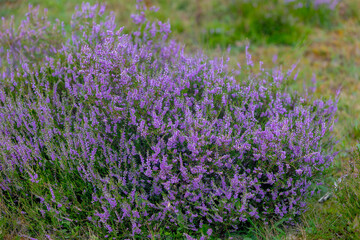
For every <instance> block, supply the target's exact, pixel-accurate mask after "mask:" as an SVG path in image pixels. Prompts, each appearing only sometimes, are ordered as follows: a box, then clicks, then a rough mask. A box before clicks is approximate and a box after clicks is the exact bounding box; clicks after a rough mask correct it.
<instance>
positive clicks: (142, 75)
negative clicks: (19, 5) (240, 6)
mask: <svg viewBox="0 0 360 240" xmlns="http://www.w3.org/2000/svg"><path fill="white" fill-rule="evenodd" d="M151 10H156V9H154V8H151ZM138 11H139V12H138V13H137V14H133V15H132V19H133V21H134V22H135V23H136V24H138V25H139V29H138V31H134V32H131V33H130V34H124V33H123V28H120V29H119V30H117V29H116V26H115V23H114V16H113V15H109V16H103V13H104V7H103V6H100V7H99V6H97V5H95V6H91V5H89V4H83V5H82V9H80V10H77V11H76V12H75V14H74V17H73V19H72V31H71V33H70V35H66V34H65V33H62V34H63V35H61V36H64V38H61V37H59V38H57V39H56V40H59V41H63V42H62V43H61V44H58V43H57V42H56V44H53V43H52V42H46V44H45V45H37V44H39V42H41V41H38V39H37V38H35V39H32V38H28V37H27V34H26V33H27V32H29V33H35V34H33V36H39V39H42V37H43V36H45V35H43V34H42V33H43V32H42V31H43V29H48V26H52V25H51V24H48V22H44V23H43V22H41V24H43V25H41V24H40V23H39V22H37V21H35V22H32V21H30V23H32V24H25V23H27V22H26V21H25V23H23V24H21V26H20V28H19V29H18V30H17V31H16V30H15V29H13V27H12V25H11V24H9V25H6V24H5V25H4V26H5V27H4V28H3V29H2V31H1V34H2V35H1V36H2V39H11V36H17V39H18V40H17V41H15V42H14V43H11V44H8V43H9V42H8V41H3V42H2V49H5V50H6V54H7V56H8V60H7V63H6V65H4V66H3V72H4V73H5V74H3V75H2V78H1V85H0V99H1V102H0V118H1V121H0V152H1V157H0V170H1V173H0V174H1V182H0V187H1V191H0V197H1V198H0V199H1V205H4V206H5V207H4V208H3V209H1V211H3V212H2V213H5V214H6V216H8V218H7V219H16V218H18V217H19V216H21V218H23V219H25V221H26V222H28V226H29V228H28V229H26V233H27V234H29V235H31V236H32V237H40V238H44V237H46V235H49V236H50V235H51V236H56V237H59V238H65V237H66V236H71V237H76V234H78V232H77V231H76V229H78V228H79V226H80V224H81V225H82V226H84V225H86V226H88V228H89V229H92V231H93V232H94V233H95V234H96V236H97V237H100V238H104V237H105V238H108V237H109V238H110V237H113V238H130V237H132V236H133V237H137V238H144V237H148V238H155V237H158V236H159V235H160V236H166V235H169V236H172V237H182V236H186V237H187V238H188V239H192V237H201V238H202V239H205V238H208V237H209V236H214V235H215V236H222V235H223V234H225V233H226V232H229V231H235V230H242V229H244V228H246V227H247V226H249V224H251V222H254V221H263V222H265V224H266V223H269V222H272V221H284V222H293V221H295V220H296V219H297V218H298V216H299V215H300V214H301V213H302V212H303V211H304V210H305V209H306V199H307V197H308V196H309V195H310V191H309V186H310V185H311V184H313V183H316V182H317V177H318V176H319V175H320V174H321V173H322V172H323V171H324V170H325V169H326V168H327V167H329V165H330V164H331V162H332V160H333V158H334V156H335V155H336V153H334V151H333V146H334V143H335V142H334V140H333V139H332V137H331V136H330V132H331V130H332V127H333V120H334V114H335V112H336V103H337V101H335V102H334V101H331V100H329V101H327V102H323V101H322V100H320V99H313V98H312V97H311V95H309V94H305V95H299V94H297V93H295V92H292V91H290V90H289V89H288V88H287V83H288V81H289V80H290V79H291V77H292V71H293V70H294V69H290V70H289V71H287V72H283V71H282V69H281V68H275V69H272V70H269V71H265V70H264V69H262V66H261V63H260V71H259V73H255V71H254V63H253V62H252V59H251V55H250V54H249V53H248V52H247V51H246V55H247V65H246V66H239V69H231V68H229V66H228V65H227V64H228V61H224V60H223V59H209V58H207V57H206V56H204V55H203V54H201V53H198V54H194V55H189V54H186V53H184V49H183V47H182V46H181V45H180V44H178V43H177V42H175V41H173V40H171V39H168V34H169V33H170V31H171V30H170V24H169V23H163V22H161V21H153V22H152V21H149V20H147V18H146V14H147V11H146V7H145V6H143V5H139V6H138ZM29 16H31V17H29V19H38V18H36V16H37V10H31V11H30V13H29ZM24 26H25V27H24ZM42 26H44V27H42ZM57 26H61V24H60V25H54V29H55V30H54V31H55V32H56V31H57V30H56V29H57ZM13 32H15V33H14V34H13ZM30 36H32V35H30ZM24 42H25V43H26V44H27V45H26V44H24ZM14 46H15V47H14ZM27 46H38V47H34V48H30V50H28V49H29V48H28V47H27ZM22 48H24V49H25V50H26V51H27V54H18V53H19V52H20V53H22V52H23V51H24V50H23V49H22ZM18 49H21V50H18ZM46 49H51V51H46ZM39 51H40V52H39ZM37 53H39V54H41V55H42V56H43V58H41V59H38V58H36V61H35V60H34V59H33V58H30V57H32V56H33V55H34V54H37ZM29 56H30V57H29ZM34 56H35V55H34ZM30 61H31V63H32V65H30ZM294 67H295V66H294ZM16 222H17V221H16V220H14V221H8V223H6V227H7V228H14V227H16V226H14V225H16ZM49 226H51V227H49ZM24 231H25V230H24Z"/></svg>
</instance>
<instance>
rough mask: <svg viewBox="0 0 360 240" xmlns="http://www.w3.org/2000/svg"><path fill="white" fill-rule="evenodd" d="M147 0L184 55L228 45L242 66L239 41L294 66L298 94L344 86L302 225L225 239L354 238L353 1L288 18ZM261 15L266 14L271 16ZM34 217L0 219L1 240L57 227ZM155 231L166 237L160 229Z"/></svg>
mask: <svg viewBox="0 0 360 240" xmlns="http://www.w3.org/2000/svg"><path fill="white" fill-rule="evenodd" d="M81 2H82V1H81V0H73V1H62V0H51V1H50V0H32V1H20V0H0V16H2V17H5V18H8V17H10V15H15V17H16V19H21V18H22V17H23V16H24V14H25V12H26V10H27V4H28V3H31V4H33V5H38V4H39V5H40V6H41V7H46V8H48V10H49V16H50V19H55V18H59V19H61V20H64V21H65V22H66V23H69V19H70V17H71V14H72V12H73V9H74V6H75V5H78V4H81ZM89 2H90V3H95V2H96V1H94V0H89ZM100 2H102V1H100ZM106 2H107V6H108V8H110V9H111V10H113V11H114V12H115V14H116V17H117V20H118V23H119V26H122V25H130V26H132V25H131V23H130V21H129V15H130V13H131V11H132V10H133V9H134V6H133V5H132V4H131V3H129V1H119V0H108V1H106ZM147 2H149V3H154V4H155V5H159V6H160V11H159V12H158V13H156V14H154V17H158V18H160V19H161V20H167V19H169V20H170V23H171V24H172V31H173V33H172V37H174V38H175V39H177V40H178V41H181V42H183V43H184V44H185V45H187V46H188V51H193V50H195V49H199V47H200V48H202V49H204V51H205V52H206V53H207V54H208V55H210V56H223V55H225V54H224V49H225V48H226V47H227V46H229V45H230V46H231V51H230V53H229V55H230V57H231V59H232V61H231V62H232V63H235V62H240V63H244V62H245V56H244V55H245V54H244V48H245V44H246V43H247V42H249V41H250V42H251V43H252V45H251V52H252V54H253V59H254V61H258V60H262V61H263V62H264V64H265V67H267V68H271V67H273V66H276V65H283V66H284V67H290V66H291V65H292V64H293V63H296V62H297V61H299V64H298V69H299V70H300V72H299V76H298V81H295V82H294V84H293V87H294V88H296V89H299V90H301V89H302V85H303V81H304V82H306V83H307V84H310V83H311V78H312V75H313V74H316V76H317V80H318V82H317V90H316V92H315V95H316V96H323V98H328V97H330V96H334V95H335V94H336V90H337V89H338V88H339V87H340V86H341V87H342V93H341V96H340V101H339V106H338V122H337V123H336V124H335V128H334V131H335V132H334V133H335V135H336V137H337V138H338V139H339V140H340V143H339V144H338V146H337V150H338V151H339V152H340V153H339V157H338V158H337V159H336V161H335V163H334V165H333V167H332V168H331V170H330V171H329V172H328V174H327V176H326V177H324V179H325V185H324V186H318V188H317V189H316V190H320V193H319V194H315V195H314V197H313V198H312V201H311V202H310V206H309V211H308V212H307V213H306V214H305V215H304V217H303V219H302V222H300V223H299V224H298V225H296V226H294V227H292V228H288V229H286V228H285V229H284V228H283V227H282V225H281V223H273V224H272V225H271V226H264V225H261V223H254V224H253V225H252V227H251V228H250V229H251V231H250V232H247V233H244V232H239V233H232V234H231V235H230V234H229V235H228V236H229V237H230V236H231V237H233V239H285V238H287V239H290V237H291V239H360V233H359V231H358V230H357V229H360V205H359V203H360V179H359V177H358V175H357V176H356V173H359V170H360V165H359V162H360V160H359V151H360V150H359V149H358V150H356V151H354V149H357V148H356V143H357V142H358V141H359V139H360V117H359V116H360V104H359V102H360V67H359V66H360V40H359V39H360V14H359V11H358V9H359V8H360V3H359V1H357V0H344V1H343V3H341V4H340V6H339V7H338V9H337V11H336V12H335V13H331V14H330V15H329V14H328V13H327V12H326V11H325V10H323V9H320V11H318V12H314V11H293V12H292V13H291V14H287V13H286V9H284V8H282V7H279V8H276V6H275V5H274V4H273V3H272V1H268V2H267V4H265V6H262V7H260V6H258V7H253V6H252V5H251V4H241V3H239V2H238V1H231V0H225V1H221V0H201V1H191V0H179V1H167V0H158V1H150V0H148V1H147ZM267 13H271V17H270V18H268V16H267V15H268V14H267ZM290 16H291V17H290ZM296 19H297V20H296ZM274 55H277V56H278V57H277V61H276V63H273V62H272V59H273V56H274ZM345 173H347V174H350V176H351V177H348V178H347V179H345V181H344V182H342V183H341V185H340V187H339V189H338V190H337V191H336V192H334V196H335V197H332V198H330V199H329V200H328V201H326V202H325V203H322V204H321V203H318V202H317V200H318V199H319V198H320V197H321V196H322V195H323V194H325V193H326V192H327V191H332V190H333V182H334V180H336V179H337V178H338V177H340V176H341V175H343V174H345ZM351 174H353V175H351ZM65 183H68V182H65ZM64 190H65V187H64ZM38 191H49V190H48V187H47V186H43V189H38ZM24 197H26V196H24ZM22 207H24V208H31V207H32V206H22ZM0 209H1V210H2V212H5V213H6V212H9V209H6V208H5V206H4V204H3V202H2V200H1V199H0ZM19 211H20V209H19ZM29 212H31V211H29ZM35 212H36V211H34V216H33V219H34V220H33V222H31V223H30V222H26V221H25V220H24V218H21V214H17V215H13V216H9V215H7V216H6V217H4V215H0V238H2V239H25V238H21V237H20V234H22V233H24V232H26V231H29V230H31V231H38V230H39V229H41V228H45V227H46V225H47V224H54V226H55V225H56V220H54V219H48V222H47V223H45V222H38V221H37V220H36V219H38V218H37V216H36V214H35ZM0 214H2V213H1V212H0ZM37 214H39V213H37ZM19 216H20V217H19ZM34 226H35V227H34ZM65 229H66V231H67V232H64V233H63V234H64V235H62V236H57V237H59V238H61V239H65V237H66V236H68V237H69V238H70V239H84V238H89V239H96V238H95V237H94V236H95V235H96V234H95V233H93V232H92V230H91V228H90V227H88V226H83V228H81V229H73V228H71V224H69V225H68V227H66V228H65ZM160 231H163V232H162V233H163V234H164V235H167V233H165V230H160ZM49 234H51V233H49ZM168 234H169V236H173V237H175V238H176V236H178V235H177V233H168Z"/></svg>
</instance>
